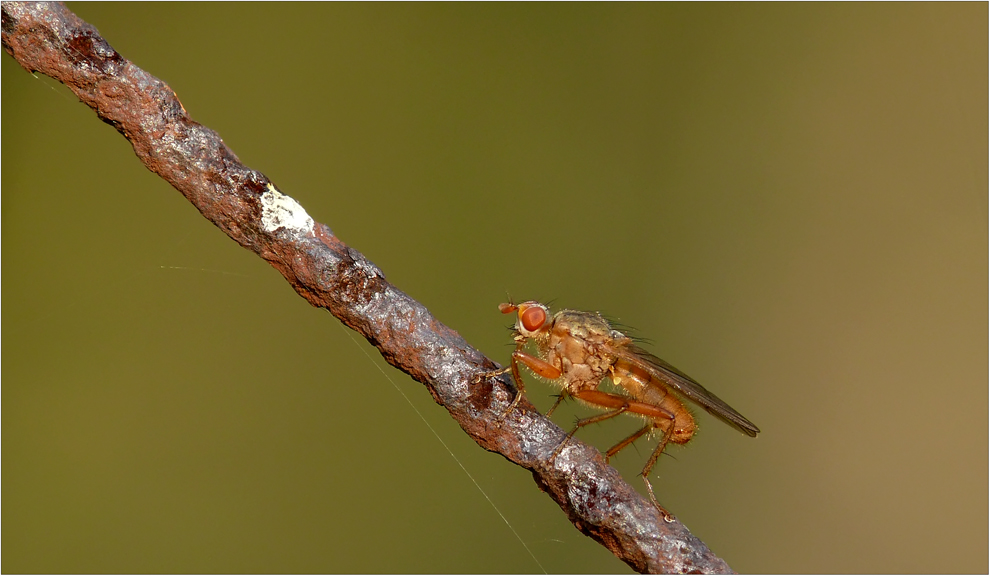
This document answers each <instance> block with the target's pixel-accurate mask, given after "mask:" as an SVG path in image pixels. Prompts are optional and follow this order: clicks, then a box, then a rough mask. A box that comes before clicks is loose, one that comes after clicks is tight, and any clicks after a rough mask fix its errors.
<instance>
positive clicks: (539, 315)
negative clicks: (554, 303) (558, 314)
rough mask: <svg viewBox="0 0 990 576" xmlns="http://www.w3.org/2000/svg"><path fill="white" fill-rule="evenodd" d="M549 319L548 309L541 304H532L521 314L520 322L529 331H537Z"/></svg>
mask: <svg viewBox="0 0 990 576" xmlns="http://www.w3.org/2000/svg"><path fill="white" fill-rule="evenodd" d="M546 321H547V311H546V310H544V309H543V308H541V307H540V306H530V307H528V308H526V310H524V311H523V313H522V314H520V315H519V323H520V325H521V326H522V327H523V329H524V330H526V331H527V332H535V331H537V330H539V329H540V328H542V327H543V324H545V323H546Z"/></svg>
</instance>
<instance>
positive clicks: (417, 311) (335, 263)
mask: <svg viewBox="0 0 990 576" xmlns="http://www.w3.org/2000/svg"><path fill="white" fill-rule="evenodd" d="M2 18H3V19H2V26H3V47H4V50H6V51H7V53H8V54H10V55H11V56H13V57H14V58H15V59H16V60H17V62H18V63H20V65H21V66H23V67H24V68H25V69H27V70H29V71H32V72H34V71H38V72H41V73H43V74H46V75H48V76H51V77H52V78H54V79H56V80H58V81H59V82H62V83H64V84H65V85H67V86H68V87H69V88H70V89H71V90H72V91H73V92H74V93H75V94H76V96H78V97H79V99H80V100H81V101H82V102H84V103H85V104H87V105H88V106H90V107H91V108H93V109H94V110H95V111H96V113H97V115H99V117H100V119H101V120H103V121H104V122H106V123H108V124H110V125H111V126H113V127H114V128H116V129H117V131H118V132H120V133H121V134H123V135H124V137H125V138H127V139H128V140H129V141H130V143H131V145H132V146H133V147H134V152H135V153H136V154H137V156H138V158H139V159H140V160H141V162H143V163H144V165H145V166H147V168H148V169H149V170H151V171H152V172H154V173H156V174H158V175H159V176H161V177H162V178H164V179H165V180H166V181H168V182H169V183H170V184H171V185H172V186H174V187H175V188H176V189H177V190H178V191H179V192H181V193H182V195H183V196H185V197H186V198H187V199H188V200H189V201H190V202H192V203H193V205H194V206H196V208H197V209H198V210H199V211H200V213H202V214H203V216H205V217H206V218H207V219H208V220H209V221H210V222H213V224H215V225H216V226H217V227H218V228H220V229H221V230H223V231H224V232H225V233H226V234H227V235H228V236H230V237H231V238H233V239H234V240H235V241H236V242H237V243H238V244H240V245H241V246H243V247H245V248H247V249H249V250H251V251H253V252H255V253H256V254H258V255H259V256H261V257H262V258H264V259H265V260H267V261H268V263H269V264H271V265H272V266H273V267H274V268H275V269H276V270H278V271H279V272H280V273H281V274H282V275H283V276H285V278H286V280H288V281H289V283H290V284H292V287H293V288H295V290H296V291H297V292H298V293H299V294H300V295H301V296H302V297H303V298H305V299H306V300H308V301H309V302H310V303H311V304H312V305H313V306H318V307H321V308H326V309H327V310H329V311H330V312H331V313H332V314H333V315H334V316H336V317H337V318H339V319H340V320H341V321H342V322H343V323H344V324H346V325H347V326H349V327H351V328H352V329H354V330H356V331H357V332H358V333H360V334H361V335H362V336H364V337H365V338H367V339H368V341H369V342H371V343H372V344H374V345H375V346H376V347H377V348H378V349H379V350H380V351H381V353H382V356H384V357H385V359H386V360H387V361H388V362H389V363H390V364H392V365H393V366H395V367H396V368H398V369H400V370H402V371H403V372H406V373H407V374H409V375H410V376H412V377H413V378H415V379H416V380H418V381H419V382H422V383H423V384H425V385H426V388H427V389H428V390H429V391H430V393H431V394H432V395H433V398H434V399H435V400H436V401H437V403H438V404H440V405H441V406H443V407H444V408H446V409H447V410H448V411H449V412H450V415H451V416H452V417H453V418H454V419H455V420H456V421H457V422H458V424H460V425H461V428H463V429H464V431H465V432H467V433H468V434H469V435H470V436H471V437H472V438H474V440H475V441H476V442H477V443H478V444H479V445H480V446H481V447H482V448H484V449H486V450H490V451H492V452H497V453H499V454H501V455H503V456H504V457H505V458H506V459H508V460H511V461H512V462H514V463H516V464H518V465H519V466H522V467H524V468H526V469H528V470H530V471H531V472H532V473H533V478H534V479H535V480H536V483H537V485H538V486H539V487H540V488H541V489H542V490H544V491H545V492H547V493H548V494H549V495H550V497H551V498H553V499H554V501H556V502H557V504H558V505H560V507H561V509H562V510H563V511H564V513H565V514H567V517H568V518H569V519H570V520H571V521H572V522H573V523H574V525H575V527H577V529H578V530H580V531H581V532H583V533H585V534H587V535H588V536H590V537H592V538H594V539H595V540H597V541H598V542H600V543H601V544H602V545H604V546H605V547H607V548H608V549H609V550H611V551H612V552H613V553H614V554H615V555H616V556H617V557H619V558H620V559H622V560H623V561H625V562H626V563H628V564H629V565H630V566H631V567H632V568H633V569H635V570H637V571H640V572H667V573H686V572H706V573H722V572H730V571H731V570H730V568H729V567H728V566H727V565H726V564H725V562H724V561H723V560H722V559H721V558H719V557H717V556H715V555H714V554H713V553H712V552H711V551H710V550H708V548H707V547H706V546H705V545H704V544H703V543H702V542H701V541H700V540H698V539H697V538H696V537H694V536H693V535H692V534H691V533H690V532H688V530H687V528H685V527H684V526H683V525H682V524H680V523H679V522H676V521H675V522H673V523H667V522H664V520H663V519H662V518H661V517H660V515H659V514H658V513H657V510H656V509H655V508H654V507H653V506H652V505H651V504H650V503H649V502H648V501H647V500H646V499H645V498H643V497H642V496H640V495H639V494H638V493H637V492H636V491H635V490H634V489H633V488H632V487H630V486H629V485H628V484H626V483H625V482H624V481H623V480H622V478H621V476H620V475H619V474H618V472H616V471H615V470H614V469H613V468H611V467H609V466H608V465H606V464H605V462H604V460H603V458H602V456H601V454H600V453H599V452H598V451H597V450H596V449H594V448H592V447H590V446H588V445H586V444H583V443H580V442H573V443H569V444H568V447H567V449H566V450H563V451H561V453H560V454H559V455H558V456H557V457H556V458H555V459H552V458H551V455H552V454H553V452H554V450H555V449H556V448H557V446H558V444H559V443H560V442H561V441H562V440H563V438H564V436H565V435H564V432H563V431H562V430H561V429H560V428H559V427H557V426H556V425H555V424H553V422H551V421H550V420H548V419H547V418H545V417H543V416H542V415H541V414H540V413H539V412H537V411H536V410H535V409H534V408H533V406H532V405H531V404H530V403H529V402H528V401H526V400H525V399H524V400H523V401H522V402H520V403H519V405H518V407H517V408H516V409H515V410H514V411H513V412H512V413H511V414H509V415H508V416H506V417H504V418H503V413H504V411H505V410H506V408H507V407H508V405H509V403H510V402H511V401H512V399H513V397H514V394H515V390H514V388H512V387H511V384H510V382H509V381H508V379H507V377H500V378H487V379H486V378H481V377H480V375H481V374H483V373H484V372H487V371H492V370H494V369H496V368H497V365H496V364H495V363H494V362H492V361H491V360H489V359H488V358H486V357H485V356H484V355H483V354H481V352H479V351H478V350H475V349H474V348H473V347H471V346H470V345H469V344H468V343H467V342H465V341H464V339H463V338H461V337H460V335H458V334H457V332H455V331H453V330H451V329H450V328H448V327H447V326H444V325H443V324H441V323H440V322H438V321H437V320H436V319H435V318H433V316H432V315H430V313H429V311H428V310H427V309H426V308H425V307H424V306H423V305H422V304H420V303H418V302H416V301H415V300H413V299H412V298H410V297H409V296H407V295H406V294H404V293H403V292H401V291H400V290H399V289H397V288H396V287H395V286H392V285H391V284H389V283H388V282H387V281H386V280H385V275H384V274H382V272H381V270H379V269H378V268H377V267H376V266H375V265H374V264H372V263H371V262H369V261H368V260H367V259H366V258H365V257H364V256H363V255H361V254H360V253H359V252H357V251H356V250H354V249H352V248H350V247H348V246H347V245H345V244H344V243H343V242H341V241H340V240H339V239H337V237H336V236H334V235H333V232H331V231H330V229H329V228H328V227H327V226H326V225H324V224H321V223H318V222H314V221H313V220H312V219H311V218H310V217H309V216H308V215H307V214H306V212H305V210H303V208H302V207H301V206H300V205H299V204H297V203H296V202H295V201H294V200H293V199H292V198H290V197H289V196H286V195H283V194H282V193H281V192H280V191H279V190H278V189H277V188H276V187H275V185H274V184H272V183H271V182H270V181H269V180H268V178H266V177H265V175H264V174H261V173H260V172H257V171H255V170H252V169H250V168H248V167H247V166H244V165H243V164H241V162H240V161H239V160H238V158H237V156H235V155H234V153H233V152H231V151H230V150H229V149H228V148H227V147H226V146H225V145H224V143H223V141H222V140H221V139H220V137H219V136H218V135H217V133H216V132H214V131H213V130H210V129H209V128H206V127H205V126H202V125H201V124H199V123H197V122H195V121H193V120H192V119H191V118H190V117H189V115H188V114H187V113H186V110H185V109H184V108H183V107H182V104H181V103H180V102H179V100H178V98H176V96H175V93H174V92H173V91H172V89H171V88H169V87H168V86H167V85H166V84H165V83H164V82H162V81H161V80H159V79H158V78H155V77H154V76H152V75H150V74H148V73H147V72H145V71H144V70H141V69H140V68H138V67H137V66H135V65H134V64H132V63H131V62H130V61H128V60H126V59H125V58H124V57H122V56H121V55H120V54H118V53H117V52H116V51H115V50H114V49H113V48H111V47H110V45H109V44H108V43H107V42H106V41H105V40H104V39H103V38H102V37H101V36H100V34H99V32H97V30H96V29H95V28H94V27H93V26H91V25H89V24H88V23H86V22H84V21H83V20H81V19H80V18H79V17H77V16H76V15H75V14H73V13H72V12H70V11H69V10H68V9H67V8H66V7H65V6H63V5H62V4H61V3H41V2H3V3H2Z"/></svg>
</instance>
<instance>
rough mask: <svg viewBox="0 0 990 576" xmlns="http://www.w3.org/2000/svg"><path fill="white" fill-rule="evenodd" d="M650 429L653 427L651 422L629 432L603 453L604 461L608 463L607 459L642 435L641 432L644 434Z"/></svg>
mask: <svg viewBox="0 0 990 576" xmlns="http://www.w3.org/2000/svg"><path fill="white" fill-rule="evenodd" d="M652 429H653V424H647V425H646V426H643V427H642V428H641V429H639V430H637V431H635V432H633V433H632V434H630V435H629V436H628V437H627V438H626V439H625V440H623V441H621V442H619V443H618V444H616V445H615V446H612V447H611V448H609V449H608V452H606V453H605V463H606V464H608V461H609V460H611V459H612V456H615V455H616V454H618V453H619V451H621V450H622V449H623V448H625V447H626V446H629V445H630V444H632V443H633V442H635V441H637V440H639V439H640V438H641V437H642V436H643V434H646V433H647V432H649V431H650V430H652Z"/></svg>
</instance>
